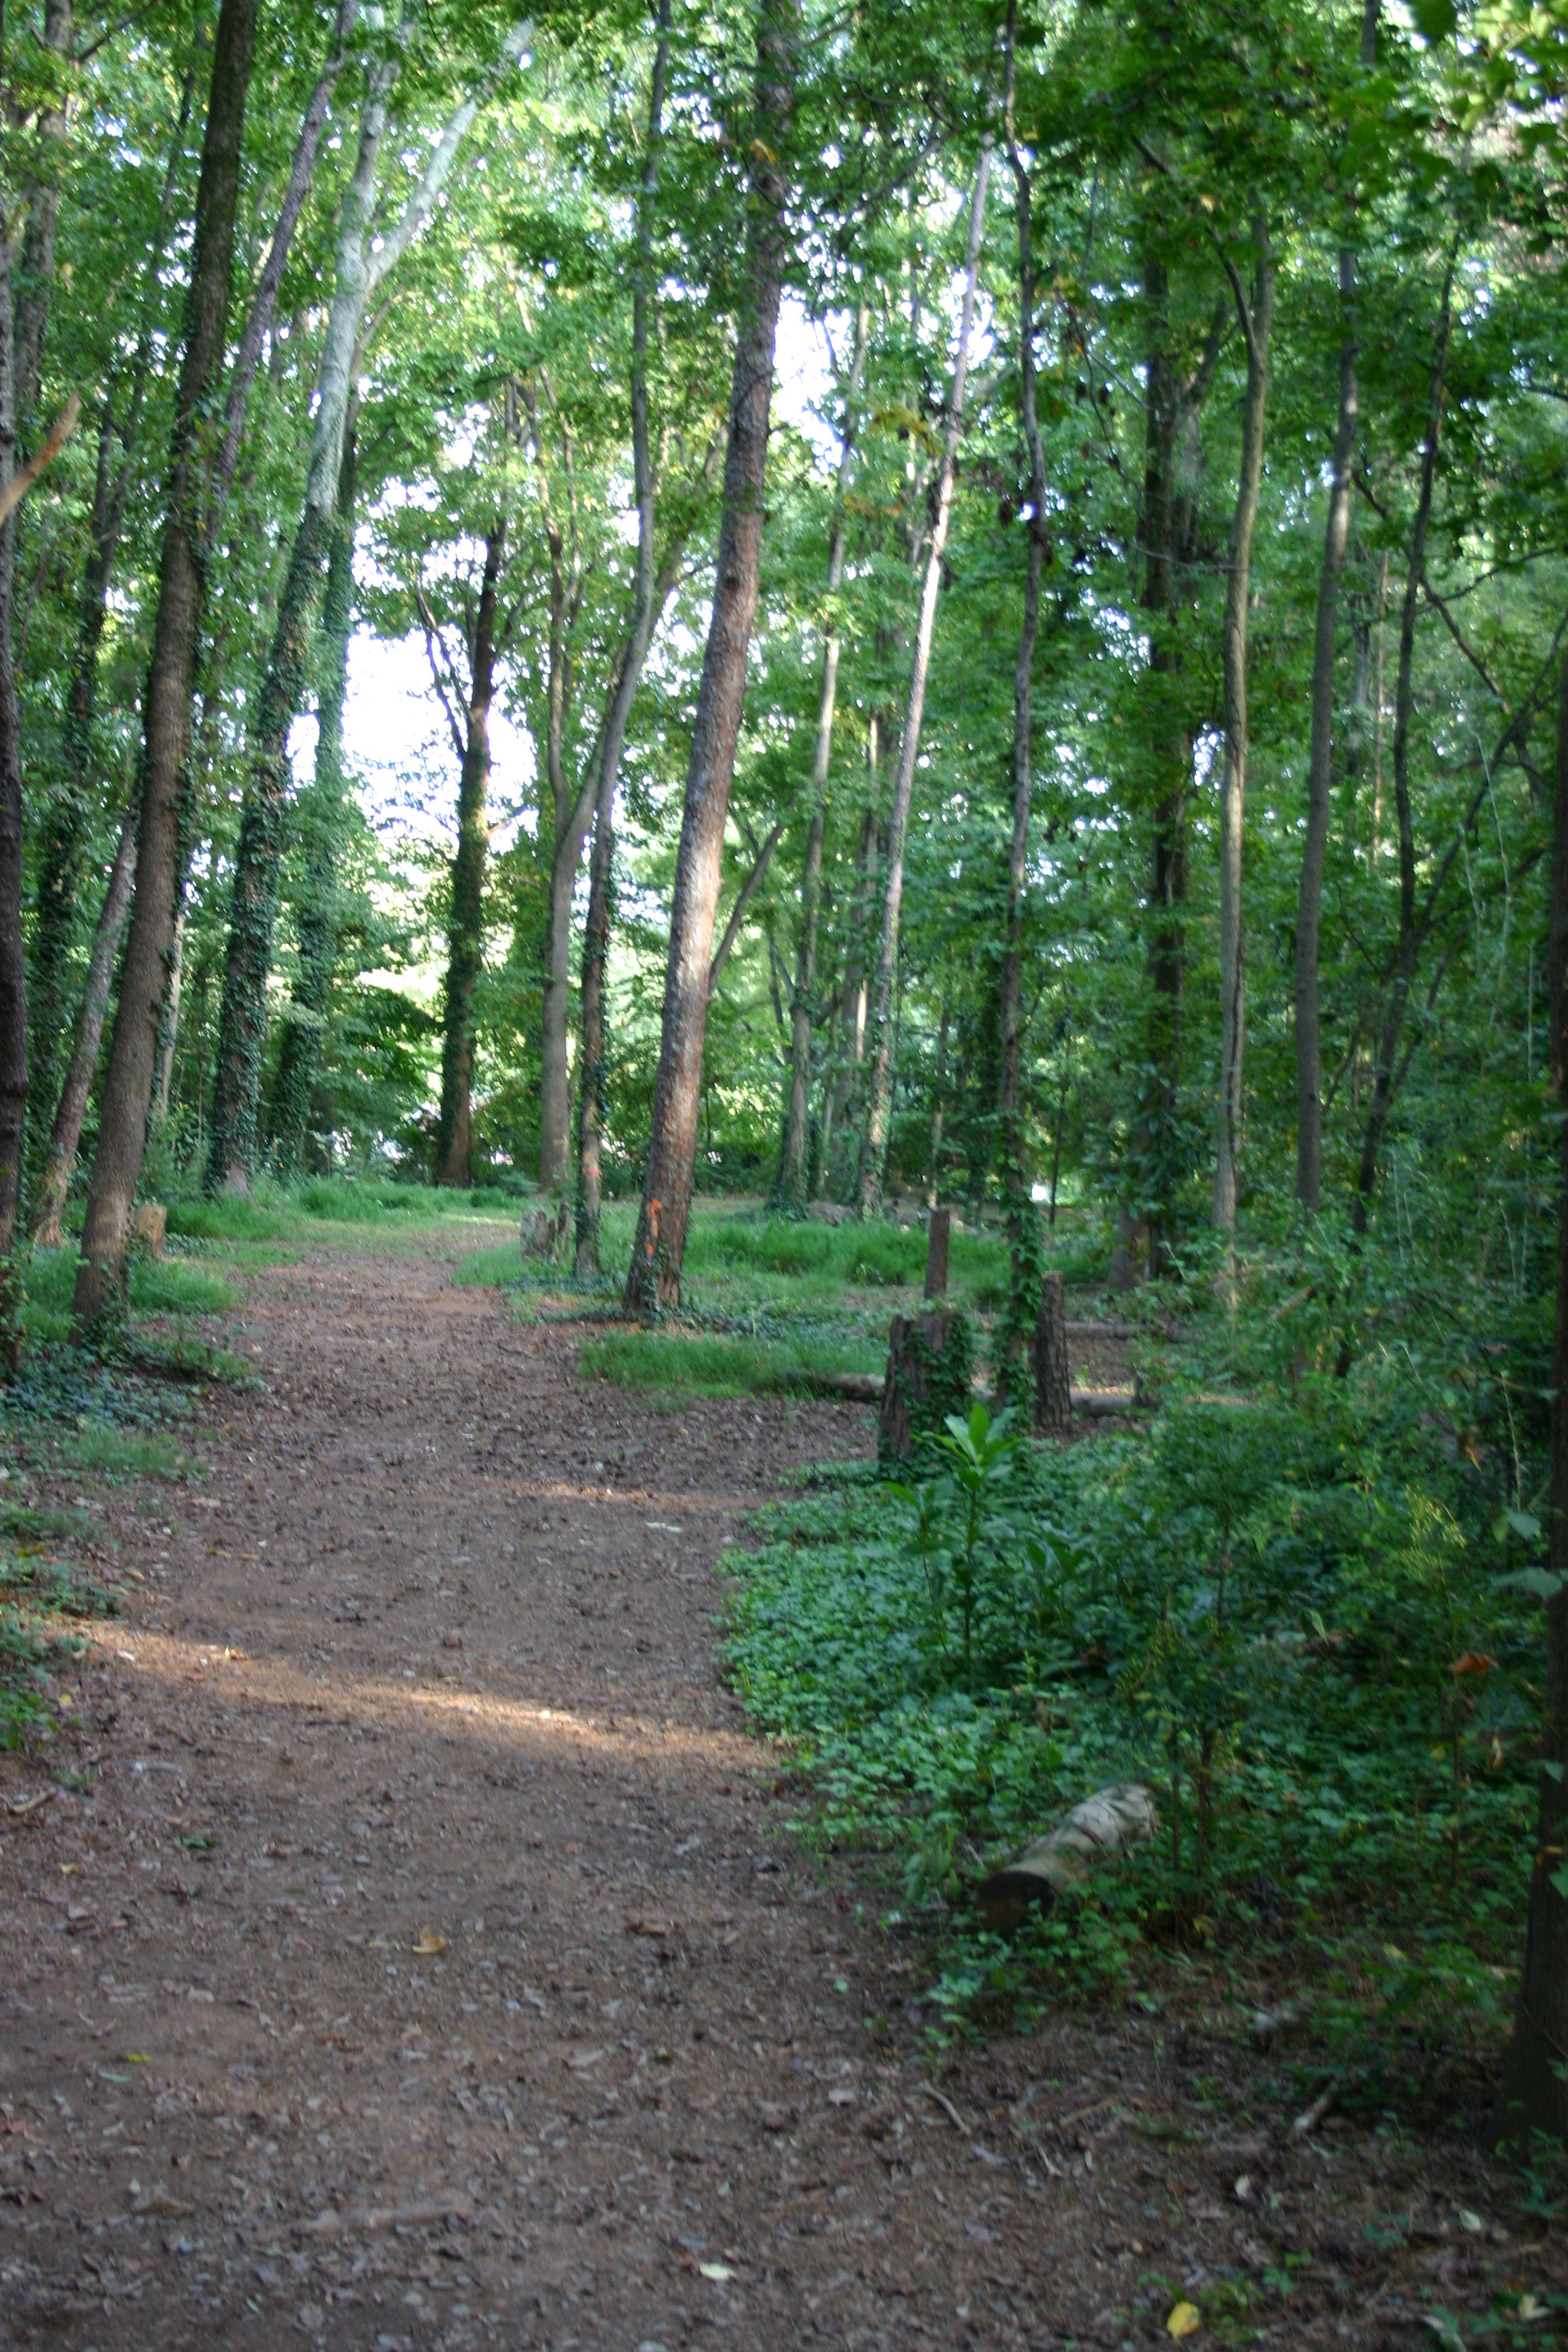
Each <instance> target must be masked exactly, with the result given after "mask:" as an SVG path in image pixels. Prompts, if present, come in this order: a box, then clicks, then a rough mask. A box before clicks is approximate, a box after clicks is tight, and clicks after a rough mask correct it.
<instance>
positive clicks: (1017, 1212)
mask: <svg viewBox="0 0 1568 2352" xmlns="http://www.w3.org/2000/svg"><path fill="white" fill-rule="evenodd" d="M1016 34H1017V5H1016V0H1010V4H1009V6H1008V10H1007V68H1006V71H1007V101H1006V117H1007V156H1008V161H1009V163H1010V164H1011V166H1012V172H1013V181H1014V185H1015V187H1016V191H1017V215H1018V409H1019V414H1020V416H1021V417H1022V420H1023V425H1024V440H1025V444H1026V447H1027V449H1028V453H1029V512H1028V515H1027V517H1026V523H1027V529H1028V549H1027V553H1026V561H1025V572H1024V617H1023V620H1022V622H1021V623H1020V625H1019V629H1018V658H1017V661H1016V665H1015V667H1014V671H1013V838H1012V842H1011V844H1010V845H1009V847H1008V853H1007V914H1006V926H1005V933H1004V939H1003V948H1002V990H1001V1007H1000V1010H1001V1023H1000V1027H1001V1071H1000V1076H999V1079H998V1084H997V1089H996V1113H997V1129H998V1134H999V1139H1000V1142H1001V1150H1002V1186H1003V1191H1004V1193H1005V1197H1006V1201H1007V1205H1008V1218H1009V1224H1010V1226H1011V1228H1012V1239H1013V1243H1014V1247H1015V1250H1016V1245H1017V1239H1018V1230H1017V1229H1018V1225H1019V1222H1020V1220H1021V1219H1022V1218H1023V1216H1024V1215H1025V1214H1026V1212H1027V1207H1028V1192H1029V1180H1028V1171H1027V1170H1026V1167H1025V1165H1024V1137H1023V1117H1022V1111H1023V1106H1022V1101H1021V1090H1020V1084H1019V1073H1020V1067H1021V1064H1022V1060H1023V1023H1022V1017H1021V1016H1022V1009H1023V968H1024V958H1023V931H1024V877H1025V875H1026V870H1027V866H1028V857H1029V803H1030V799H1031V796H1032V792H1033V769H1032V760H1031V735H1032V727H1033V708H1032V705H1033V692H1034V671H1035V646H1036V643H1037V639H1038V636H1039V632H1040V573H1041V572H1042V570H1043V568H1044V565H1045V552H1046V547H1045V541H1046V457H1045V451H1044V448H1043V447H1042V446H1041V443H1040V425H1039V415H1038V408H1037V401H1036V394H1035V302H1036V290H1035V251H1034V220H1033V190H1032V188H1031V186H1030V183H1029V174H1028V172H1027V170H1026V167H1025V164H1024V161H1023V158H1022V157H1021V156H1020V154H1019V152H1018V149H1017V145H1016V142H1015V140H1014V136H1013V77H1014V69H1015V59H1016Z"/></svg>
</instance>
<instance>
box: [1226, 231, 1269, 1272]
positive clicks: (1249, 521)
mask: <svg viewBox="0 0 1568 2352" xmlns="http://www.w3.org/2000/svg"><path fill="white" fill-rule="evenodd" d="M1253 245H1254V247H1255V253H1256V258H1255V262H1254V267H1253V280H1252V298H1251V301H1250V303H1249V302H1248V300H1247V295H1246V294H1245V292H1244V291H1243V289H1242V285H1241V281H1240V279H1239V278H1237V276H1236V273H1235V271H1234V270H1232V271H1231V282H1232V285H1233V287H1234V289H1235V293H1236V306H1237V315H1238V316H1239V318H1240V320H1241V325H1242V331H1243V333H1244V334H1245V336H1246V338H1247V394H1246V398H1245V401H1244V403H1243V405H1242V415H1241V475H1240V479H1239V480H1238V482H1237V491H1236V513H1235V517H1234V519H1233V520H1232V523H1231V532H1230V569H1229V573H1228V576H1227V578H1226V589H1225V622H1224V630H1225V637H1224V650H1225V756H1224V762H1223V766H1222V770H1221V777H1220V847H1219V982H1220V1047H1219V1123H1218V1134H1217V1138H1216V1145H1215V1172H1214V1224H1215V1232H1216V1233H1220V1234H1232V1233H1234V1232H1235V1230H1236V1200H1237V1180H1238V1174H1239V1168H1240V1159H1241V1087H1242V1061H1243V1055H1244V1053H1245V1050H1246V1044H1247V992H1246V989H1247V982H1246V947H1245V939H1244V933H1243V928H1242V875H1241V852H1242V840H1243V831H1244V821H1245V817H1246V811H1247V588H1248V583H1249V581H1250V577H1251V571H1252V534H1253V530H1254V527H1255V525H1256V524H1257V520H1258V489H1259V487H1260V485H1261V482H1262V479H1263V419H1264V410H1265V406H1266V404H1267V402H1268V339H1269V333H1270V330H1271V328H1272V326H1273V320H1274V256H1273V252H1272V250H1271V248H1270V246H1269V242H1268V222H1267V221H1266V220H1265V219H1264V218H1263V216H1262V215H1261V214H1259V215H1258V216H1257V217H1256V218H1255V220H1254V222H1253ZM1226 266H1227V268H1229V265H1228V264H1227V265H1226Z"/></svg>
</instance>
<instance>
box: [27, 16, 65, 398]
mask: <svg viewBox="0 0 1568 2352" xmlns="http://www.w3.org/2000/svg"><path fill="white" fill-rule="evenodd" d="M74 32H75V26H74V21H73V16H72V6H71V0H44V47H45V48H47V49H52V50H53V51H54V53H55V55H56V57H58V58H68V57H69V56H70V53H71V43H72V39H73V37H74ZM37 131H38V138H39V142H40V143H43V142H47V146H48V147H52V148H53V149H54V151H55V153H56V155H57V157H58V156H59V155H63V153H64V151H65V139H66V118H65V110H64V109H63V108H60V107H50V108H48V109H47V111H45V112H44V113H42V114H40V116H39V117H38V125H37ZM62 194H63V186H62V182H61V178H60V173H59V169H58V164H57V165H56V168H55V169H53V170H51V171H50V172H49V173H48V174H47V177H46V178H44V179H42V180H39V181H38V182H37V184H36V185H34V186H33V187H32V188H30V189H29V190H28V192H27V219H26V228H25V230H24V232H23V237H22V259H21V266H20V268H19V269H18V270H17V272H16V287H15V295H16V311H15V318H16V327H15V341H16V424H17V429H18V431H19V432H20V433H24V434H26V433H27V432H28V428H29V426H30V424H31V420H32V415H33V412H34V410H35V409H36V408H37V404H38V394H39V390H40V388H41V384H42V378H43V370H44V334H45V331H46V329H47V325H48V319H49V304H50V301H51V299H52V298H53V295H54V286H55V232H56V230H57V229H58V226H59V218H60V197H61V195H62Z"/></svg>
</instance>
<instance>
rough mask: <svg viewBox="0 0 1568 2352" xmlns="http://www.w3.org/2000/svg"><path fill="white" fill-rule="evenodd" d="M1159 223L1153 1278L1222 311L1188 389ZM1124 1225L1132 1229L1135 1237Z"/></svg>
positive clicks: (1147, 305)
mask: <svg viewBox="0 0 1568 2352" xmlns="http://www.w3.org/2000/svg"><path fill="white" fill-rule="evenodd" d="M1142 279H1143V287H1142V290H1143V311H1144V320H1145V325H1146V328H1147V331H1148V343H1147V356H1146V360H1145V381H1146V386H1147V389H1146V394H1145V428H1144V431H1145V440H1144V460H1143V493H1142V502H1141V507H1140V512H1139V525H1138V541H1139V545H1140V547H1141V549H1142V555H1143V575H1142V586H1141V590H1140V594H1139V604H1140V606H1141V608H1142V611H1143V612H1144V613H1145V614H1147V616H1148V619H1147V627H1148V632H1149V664H1148V669H1147V671H1146V673H1145V681H1144V687H1143V691H1142V698H1141V699H1142V710H1143V716H1144V723H1145V727H1146V730H1147V752H1148V760H1149V804H1150V814H1151V827H1150V833H1151V841H1150V849H1151V856H1150V889H1149V899H1148V908H1147V940H1148V972H1149V1029H1148V1038H1149V1053H1148V1061H1149V1076H1148V1085H1147V1092H1146V1095H1145V1099H1144V1103H1143V1108H1142V1116H1141V1118H1140V1119H1139V1122H1138V1126H1139V1157H1140V1159H1141V1160H1142V1170H1141V1171H1140V1175H1139V1193H1140V1196H1141V1197H1140V1201H1139V1206H1140V1208H1141V1209H1142V1210H1143V1211H1144V1212H1146V1213H1147V1215H1148V1220H1149V1236H1150V1249H1149V1268H1150V1272H1151V1273H1157V1272H1158V1270H1159V1265H1160V1259H1161V1254H1162V1251H1163V1246H1164V1239H1165V1234H1166V1230H1167V1228H1168V1225H1169V1223H1170V1217H1171V1207H1172V1201H1173V1194H1174V1192H1175V1188H1176V1184H1177V1181H1178V1178H1179V1175H1180V1173H1181V1160H1182V1143H1181V1138H1180V1131H1179V1126H1178V1107H1179V1102H1180V1096H1181V1074H1182V998H1183V992H1184V986H1185V972H1186V929H1185V913H1184V909H1185V903H1186V894H1187V856H1186V824H1187V793H1188V789H1189V786H1190V784H1191V781H1192V763H1193V751H1192V737H1191V732H1190V728H1189V722H1188V718H1187V712H1186V709H1185V707H1184V688H1183V683H1182V626H1181V616H1182V611H1183V606H1184V602H1185V601H1186V585H1185V578H1186V574H1187V573H1188V572H1190V570H1191V568H1192V565H1193V562H1194V559H1195V557H1196V554H1197V488H1198V477H1199V473H1200V469H1201V448H1200V445H1199V441H1198V418H1199V415H1200V413H1201V411H1202V408H1203V404H1204V401H1205V398H1206V397H1207V394H1208V392H1209V388H1210V386H1211V385H1212V383H1213V382H1214V376H1215V369H1216V367H1217V366H1218V364H1219V355H1220V351H1221V349H1222V347H1223V343H1224V340H1225V331H1226V322H1227V320H1228V316H1229V306H1228V305H1227V304H1226V303H1224V302H1222V303H1220V304H1218V305H1217V306H1216V308H1215V314H1214V318H1213V320H1212V321H1211V323H1210V327H1209V331H1208V335H1207V339H1206V341H1205V345H1204V348H1203V351H1202V353H1201V354H1200V356H1199V359H1198V362H1197V365H1196V366H1195V368H1194V370H1193V372H1192V373H1191V374H1190V375H1188V376H1186V377H1184V376H1183V375H1182V373H1181V372H1180V371H1179V369H1178V367H1177V364H1176V361H1175V356H1174V353H1173V348H1172V345H1173V332H1172V322H1171V315H1170V310H1171V289H1170V277H1169V273H1168V271H1167V269H1166V266H1165V261H1164V257H1163V225H1162V224H1161V222H1160V221H1159V219H1158V217H1157V215H1151V218H1150V219H1149V220H1148V221H1147V222H1146V224H1145V238H1144V250H1143V263H1142ZM1129 1224H1130V1226H1131V1219H1130V1220H1129Z"/></svg>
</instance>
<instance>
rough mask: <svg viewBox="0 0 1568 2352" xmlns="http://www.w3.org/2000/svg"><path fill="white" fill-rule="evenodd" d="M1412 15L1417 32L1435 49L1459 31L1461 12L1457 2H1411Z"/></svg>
mask: <svg viewBox="0 0 1568 2352" xmlns="http://www.w3.org/2000/svg"><path fill="white" fill-rule="evenodd" d="M1410 13H1411V15H1412V16H1414V17H1415V29H1416V31H1417V32H1418V33H1419V34H1420V36H1421V37H1422V39H1423V40H1424V41H1430V42H1431V44H1432V46H1433V47H1434V48H1436V46H1437V44H1438V42H1439V41H1446V40H1447V38H1448V37H1449V35H1450V34H1451V33H1453V32H1455V31H1457V30H1458V22H1459V11H1458V7H1457V6H1456V5H1455V0H1410Z"/></svg>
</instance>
